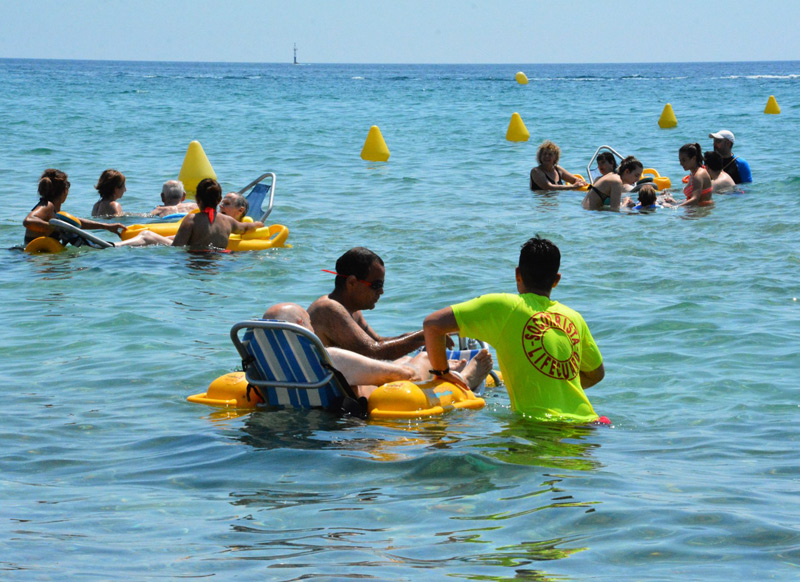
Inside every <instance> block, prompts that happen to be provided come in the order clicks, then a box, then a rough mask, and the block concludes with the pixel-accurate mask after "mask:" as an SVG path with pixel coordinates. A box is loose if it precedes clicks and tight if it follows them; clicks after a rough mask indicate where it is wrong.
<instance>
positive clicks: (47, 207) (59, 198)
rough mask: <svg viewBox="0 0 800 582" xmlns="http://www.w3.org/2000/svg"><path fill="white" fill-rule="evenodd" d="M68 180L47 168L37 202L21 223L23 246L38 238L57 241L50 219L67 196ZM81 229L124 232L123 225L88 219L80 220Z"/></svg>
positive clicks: (65, 176)
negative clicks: (48, 238) (50, 238)
mask: <svg viewBox="0 0 800 582" xmlns="http://www.w3.org/2000/svg"><path fill="white" fill-rule="evenodd" d="M69 186H70V184H69V180H67V175H66V174H65V173H64V172H62V171H61V170H56V169H54V168H49V169H47V170H45V171H44V172H43V173H42V177H41V178H39V202H38V203H37V204H36V206H34V207H33V208H32V209H31V211H30V212H29V213H28V216H26V217H25V220H23V221H22V224H23V226H24V227H25V244H26V245H27V244H28V243H29V242H31V241H32V240H33V239H35V238H38V237H40V236H50V237H53V238H55V239H58V238H59V237H58V231H57V230H56V229H55V228H53V227H52V226H50V219H52V218H56V213H57V212H59V211H60V210H61V205H62V204H64V202H65V201H66V199H67V196H68V195H69ZM80 222H81V228H83V229H86V230H101V229H104V230H107V231H109V232H113V233H116V234H120V233H121V232H122V231H123V230H125V225H123V224H120V223H119V222H115V223H113V224H105V223H103V222H95V221H94V220H89V219H88V218H81V219H80Z"/></svg>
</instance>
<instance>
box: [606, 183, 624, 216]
mask: <svg viewBox="0 0 800 582" xmlns="http://www.w3.org/2000/svg"><path fill="white" fill-rule="evenodd" d="M608 196H609V203H610V206H611V210H619V205H620V201H621V200H622V180H615V181H614V182H612V183H611V188H610V189H609V192H608Z"/></svg>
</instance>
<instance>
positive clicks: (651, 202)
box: [624, 184, 669, 210]
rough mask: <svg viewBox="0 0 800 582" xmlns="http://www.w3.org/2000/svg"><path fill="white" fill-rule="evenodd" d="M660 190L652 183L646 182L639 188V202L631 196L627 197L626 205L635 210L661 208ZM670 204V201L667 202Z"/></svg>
mask: <svg viewBox="0 0 800 582" xmlns="http://www.w3.org/2000/svg"><path fill="white" fill-rule="evenodd" d="M657 199H658V191H657V190H656V188H655V186H653V185H652V184H645V185H644V186H642V187H641V188H639V204H636V203H635V202H634V201H633V200H631V199H630V198H626V199H625V204H624V206H627V207H628V208H632V209H633V210H655V209H656V208H661V204H659V203H658V202H657ZM666 205H667V206H669V204H668V203H666Z"/></svg>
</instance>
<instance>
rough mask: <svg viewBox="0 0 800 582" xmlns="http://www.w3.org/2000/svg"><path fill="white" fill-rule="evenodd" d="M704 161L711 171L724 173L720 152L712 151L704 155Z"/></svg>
mask: <svg viewBox="0 0 800 582" xmlns="http://www.w3.org/2000/svg"><path fill="white" fill-rule="evenodd" d="M703 161H704V162H705V163H706V166H707V167H708V168H709V169H710V170H714V171H715V172H721V171H722V155H720V154H719V153H718V152H715V151H711V152H706V153H704V154H703Z"/></svg>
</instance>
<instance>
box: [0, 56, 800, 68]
mask: <svg viewBox="0 0 800 582" xmlns="http://www.w3.org/2000/svg"><path fill="white" fill-rule="evenodd" d="M0 61H59V62H96V63H162V64H169V63H181V64H204V65H289V66H300V65H389V66H397V65H404V66H512V65H513V66H523V65H524V66H541V65H674V64H734V63H792V62H800V60H797V59H777V60H762V59H754V60H744V61H618V62H605V61H594V62H579V61H566V62H557V63H520V62H513V63H512V62H502V63H499V62H498V63H410V62H409V63H404V62H398V63H388V62H387V63H374V62H352V63H344V62H313V61H308V62H305V61H301V62H298V63H296V64H295V63H293V62H292V61H291V60H289V61H192V60H188V59H187V60H149V59H93V58H80V59H75V58H70V59H65V58H53V57H0Z"/></svg>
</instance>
